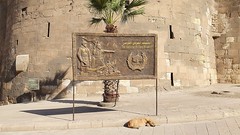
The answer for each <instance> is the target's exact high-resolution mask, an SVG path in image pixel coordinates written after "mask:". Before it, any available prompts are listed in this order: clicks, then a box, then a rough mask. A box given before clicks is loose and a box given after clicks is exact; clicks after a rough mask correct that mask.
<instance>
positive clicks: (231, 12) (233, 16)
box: [215, 0, 240, 83]
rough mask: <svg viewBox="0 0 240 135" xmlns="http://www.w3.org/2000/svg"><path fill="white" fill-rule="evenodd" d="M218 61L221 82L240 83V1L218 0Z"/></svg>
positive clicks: (216, 44) (216, 46) (219, 80)
mask: <svg viewBox="0 0 240 135" xmlns="http://www.w3.org/2000/svg"><path fill="white" fill-rule="evenodd" d="M217 2H218V3H219V6H218V15H217V16H216V17H215V22H216V31H215V32H216V33H217V34H216V35H218V36H216V39H215V49H216V62H217V76H218V82H220V83H240V69H239V68H240V57H239V56H240V20H239V17H240V1H239V0H218V1H217Z"/></svg>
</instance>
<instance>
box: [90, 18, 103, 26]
mask: <svg viewBox="0 0 240 135" xmlns="http://www.w3.org/2000/svg"><path fill="white" fill-rule="evenodd" d="M102 20H104V18H95V17H93V18H92V20H90V24H91V25H93V24H99V23H100V22H101V21H102Z"/></svg>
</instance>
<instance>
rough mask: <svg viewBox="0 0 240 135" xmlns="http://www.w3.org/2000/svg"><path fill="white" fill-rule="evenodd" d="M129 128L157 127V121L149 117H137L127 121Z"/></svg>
mask: <svg viewBox="0 0 240 135" xmlns="http://www.w3.org/2000/svg"><path fill="white" fill-rule="evenodd" d="M126 126H127V127H128V128H136V129H139V127H141V126H151V127H155V122H154V121H153V120H151V119H149V118H135V119H131V120H130V121H128V122H127V123H126Z"/></svg>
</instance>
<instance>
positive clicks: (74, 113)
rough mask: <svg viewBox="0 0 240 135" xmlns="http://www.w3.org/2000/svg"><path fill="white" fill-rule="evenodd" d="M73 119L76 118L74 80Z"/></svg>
mask: <svg viewBox="0 0 240 135" xmlns="http://www.w3.org/2000/svg"><path fill="white" fill-rule="evenodd" d="M72 109H73V110H72V111H73V121H74V120H75V117H74V116H75V115H74V114H75V81H74V80H73V108H72Z"/></svg>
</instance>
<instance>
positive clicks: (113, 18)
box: [89, 0, 147, 33]
mask: <svg viewBox="0 0 240 135" xmlns="http://www.w3.org/2000/svg"><path fill="white" fill-rule="evenodd" d="M146 3H147V1H146V0H132V1H131V2H130V1H129V0H89V9H90V12H91V13H93V14H94V15H96V17H93V18H92V19H91V21H90V24H91V25H93V24H98V23H100V22H102V21H103V22H104V23H105V24H106V27H105V32H107V33H116V32H117V29H116V28H117V27H116V26H115V25H114V24H115V23H116V22H117V21H119V20H120V19H121V22H123V23H125V22H127V21H128V20H133V19H134V17H135V16H137V15H143V14H144V7H143V5H145V4H146Z"/></svg>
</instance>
